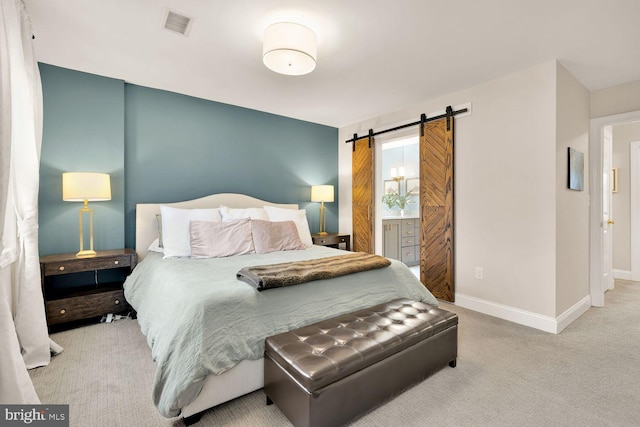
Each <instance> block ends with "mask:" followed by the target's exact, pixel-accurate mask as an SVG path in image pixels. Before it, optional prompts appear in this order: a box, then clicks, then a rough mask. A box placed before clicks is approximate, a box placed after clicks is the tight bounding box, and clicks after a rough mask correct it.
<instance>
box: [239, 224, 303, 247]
mask: <svg viewBox="0 0 640 427" xmlns="http://www.w3.org/2000/svg"><path fill="white" fill-rule="evenodd" d="M251 228H252V234H253V245H254V247H255V250H256V253H258V254H266V253H269V252H276V251H292V250H299V249H305V246H304V245H303V244H302V241H301V240H300V236H299V234H298V228H297V227H296V224H295V223H294V222H293V221H280V222H271V221H262V220H259V219H254V220H251Z"/></svg>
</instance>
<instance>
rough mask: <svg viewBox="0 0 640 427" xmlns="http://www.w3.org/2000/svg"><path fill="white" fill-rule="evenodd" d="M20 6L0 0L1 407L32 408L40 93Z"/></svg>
mask: <svg viewBox="0 0 640 427" xmlns="http://www.w3.org/2000/svg"><path fill="white" fill-rule="evenodd" d="M31 35H32V32H31V25H30V21H29V17H28V15H27V12H26V10H25V6H24V3H23V2H22V1H19V0H0V166H1V167H2V170H1V171H0V224H2V225H3V227H2V229H1V231H0V343H1V345H2V347H3V348H2V357H0V403H15V404H20V403H25V404H31V403H39V399H38V396H37V394H36V392H35V390H34V388H33V384H32V383H31V379H30V378H29V374H28V373H27V369H30V368H35V367H38V366H43V365H47V364H48V363H49V360H50V346H51V345H52V344H53V343H51V342H50V340H49V336H48V333H47V324H46V319H45V313H44V304H43V298H42V289H41V286H40V264H39V259H38V258H39V256H38V182H39V166H40V146H41V142H42V87H41V83H40V73H39V71H38V65H37V63H36V61H35V58H34V55H33V45H32V36H31Z"/></svg>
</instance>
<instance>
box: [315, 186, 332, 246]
mask: <svg viewBox="0 0 640 427" xmlns="http://www.w3.org/2000/svg"><path fill="white" fill-rule="evenodd" d="M311 201H312V202H320V203H321V205H320V232H318V234H319V235H321V236H325V235H326V234H327V208H325V207H324V202H333V185H312V186H311Z"/></svg>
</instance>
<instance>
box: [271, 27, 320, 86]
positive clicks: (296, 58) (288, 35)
mask: <svg viewBox="0 0 640 427" xmlns="http://www.w3.org/2000/svg"><path fill="white" fill-rule="evenodd" d="M317 45H318V39H317V37H316V34H315V33H314V32H313V31H311V30H310V29H309V28H307V27H305V26H304V25H300V24H295V23H293V22H278V23H276V24H272V25H269V26H268V27H267V28H266V29H265V30H264V40H263V45H262V61H263V62H264V65H266V66H267V68H269V69H270V70H272V71H275V72H276V73H280V74H287V75H290V76H299V75H302V74H307V73H310V72H312V71H313V70H314V69H315V68H316V58H317Z"/></svg>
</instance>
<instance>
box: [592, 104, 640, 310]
mask: <svg viewBox="0 0 640 427" xmlns="http://www.w3.org/2000/svg"><path fill="white" fill-rule="evenodd" d="M639 120H640V110H638V111H631V112H628V113H622V114H614V115H610V116H604V117H598V118H595V119H591V120H590V129H589V205H590V206H589V242H590V243H589V293H590V295H591V305H592V306H595V307H604V305H605V298H604V290H603V289H602V273H603V272H602V265H603V256H604V254H603V253H602V234H601V222H602V215H603V212H602V191H603V188H602V169H603V166H602V149H603V139H604V133H603V132H604V131H603V128H604V127H605V126H608V125H620V124H624V123H629V122H635V121H639ZM608 191H610V190H608Z"/></svg>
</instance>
